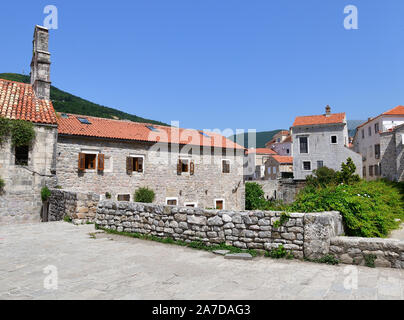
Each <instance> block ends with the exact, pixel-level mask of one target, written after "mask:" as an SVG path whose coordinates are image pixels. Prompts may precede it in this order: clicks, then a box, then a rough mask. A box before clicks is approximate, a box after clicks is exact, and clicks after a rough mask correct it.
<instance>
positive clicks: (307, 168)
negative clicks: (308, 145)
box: [303, 161, 311, 171]
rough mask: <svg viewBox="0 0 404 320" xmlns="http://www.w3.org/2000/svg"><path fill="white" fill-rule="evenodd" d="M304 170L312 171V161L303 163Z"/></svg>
mask: <svg viewBox="0 0 404 320" xmlns="http://www.w3.org/2000/svg"><path fill="white" fill-rule="evenodd" d="M303 170H304V171H310V170H311V162H310V161H303Z"/></svg>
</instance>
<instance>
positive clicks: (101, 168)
mask: <svg viewBox="0 0 404 320" xmlns="http://www.w3.org/2000/svg"><path fill="white" fill-rule="evenodd" d="M104 159H105V156H104V154H102V153H99V154H98V166H97V167H98V171H104V162H105V161H104Z"/></svg>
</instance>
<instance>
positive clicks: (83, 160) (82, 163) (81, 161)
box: [78, 152, 86, 171]
mask: <svg viewBox="0 0 404 320" xmlns="http://www.w3.org/2000/svg"><path fill="white" fill-rule="evenodd" d="M78 167H79V170H80V171H84V170H85V169H86V155H85V154H84V153H81V152H80V153H79V164H78Z"/></svg>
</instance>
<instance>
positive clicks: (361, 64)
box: [0, 0, 404, 131]
mask: <svg viewBox="0 0 404 320" xmlns="http://www.w3.org/2000/svg"><path fill="white" fill-rule="evenodd" d="M48 4H52V5H55V6H56V7H57V8H58V13H59V21H58V22H59V26H58V27H59V28H58V30H51V35H50V51H51V54H52V62H53V63H52V67H51V80H52V82H53V85H55V86H56V87H58V88H60V89H62V90H65V91H68V92H70V93H73V94H75V95H78V96H80V97H82V98H86V99H88V100H91V101H93V102H96V103H99V104H102V105H106V106H110V107H114V108H117V109H121V110H123V111H126V112H129V113H133V114H136V115H139V116H142V117H146V118H151V119H155V120H160V121H164V122H168V123H169V122H170V121H171V120H179V121H180V126H182V127H188V128H201V129H213V128H219V129H225V128H232V129H236V128H239V129H250V128H254V129H257V130H258V131H262V130H272V129H279V128H289V126H290V125H291V124H292V122H293V119H294V117H295V116H296V115H310V114H319V113H323V111H324V107H325V105H327V104H329V105H331V107H332V111H333V112H344V111H345V112H347V116H348V119H352V120H354V119H367V118H368V117H370V116H374V115H377V114H379V113H381V112H383V111H385V110H387V109H390V108H392V107H395V106H397V105H399V104H404V90H403V89H404V76H403V74H404V21H403V19H402V15H403V13H404V1H402V0H387V1H374V0H372V1H371V0H333V1H324V0H305V1H301V0H282V1H272V0H253V1H247V0H192V1H191V0H169V1H168V0H115V1H84V0H81V1H76V0H69V1H65V0H64V1H52V2H50V1H32V0H25V1H24V0H23V1H7V2H5V1H2V3H1V4H0V38H1V39H2V41H1V48H2V50H1V51H0V72H17V73H21V72H22V71H25V73H29V63H30V59H31V52H32V47H31V46H32V43H31V42H32V34H33V27H34V25H35V24H43V20H44V18H45V16H46V15H45V14H43V8H44V7H45V6H46V5H48ZM349 4H353V5H356V6H357V8H358V11H359V29H358V30H345V29H344V27H343V21H344V18H345V15H344V12H343V10H344V7H345V6H346V5H349Z"/></svg>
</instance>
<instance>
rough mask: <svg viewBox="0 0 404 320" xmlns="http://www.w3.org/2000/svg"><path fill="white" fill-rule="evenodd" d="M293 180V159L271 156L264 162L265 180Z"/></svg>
mask: <svg viewBox="0 0 404 320" xmlns="http://www.w3.org/2000/svg"><path fill="white" fill-rule="evenodd" d="M288 178H293V157H288V156H280V155H273V156H271V157H269V159H268V160H267V161H266V162H265V180H277V179H288Z"/></svg>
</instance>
